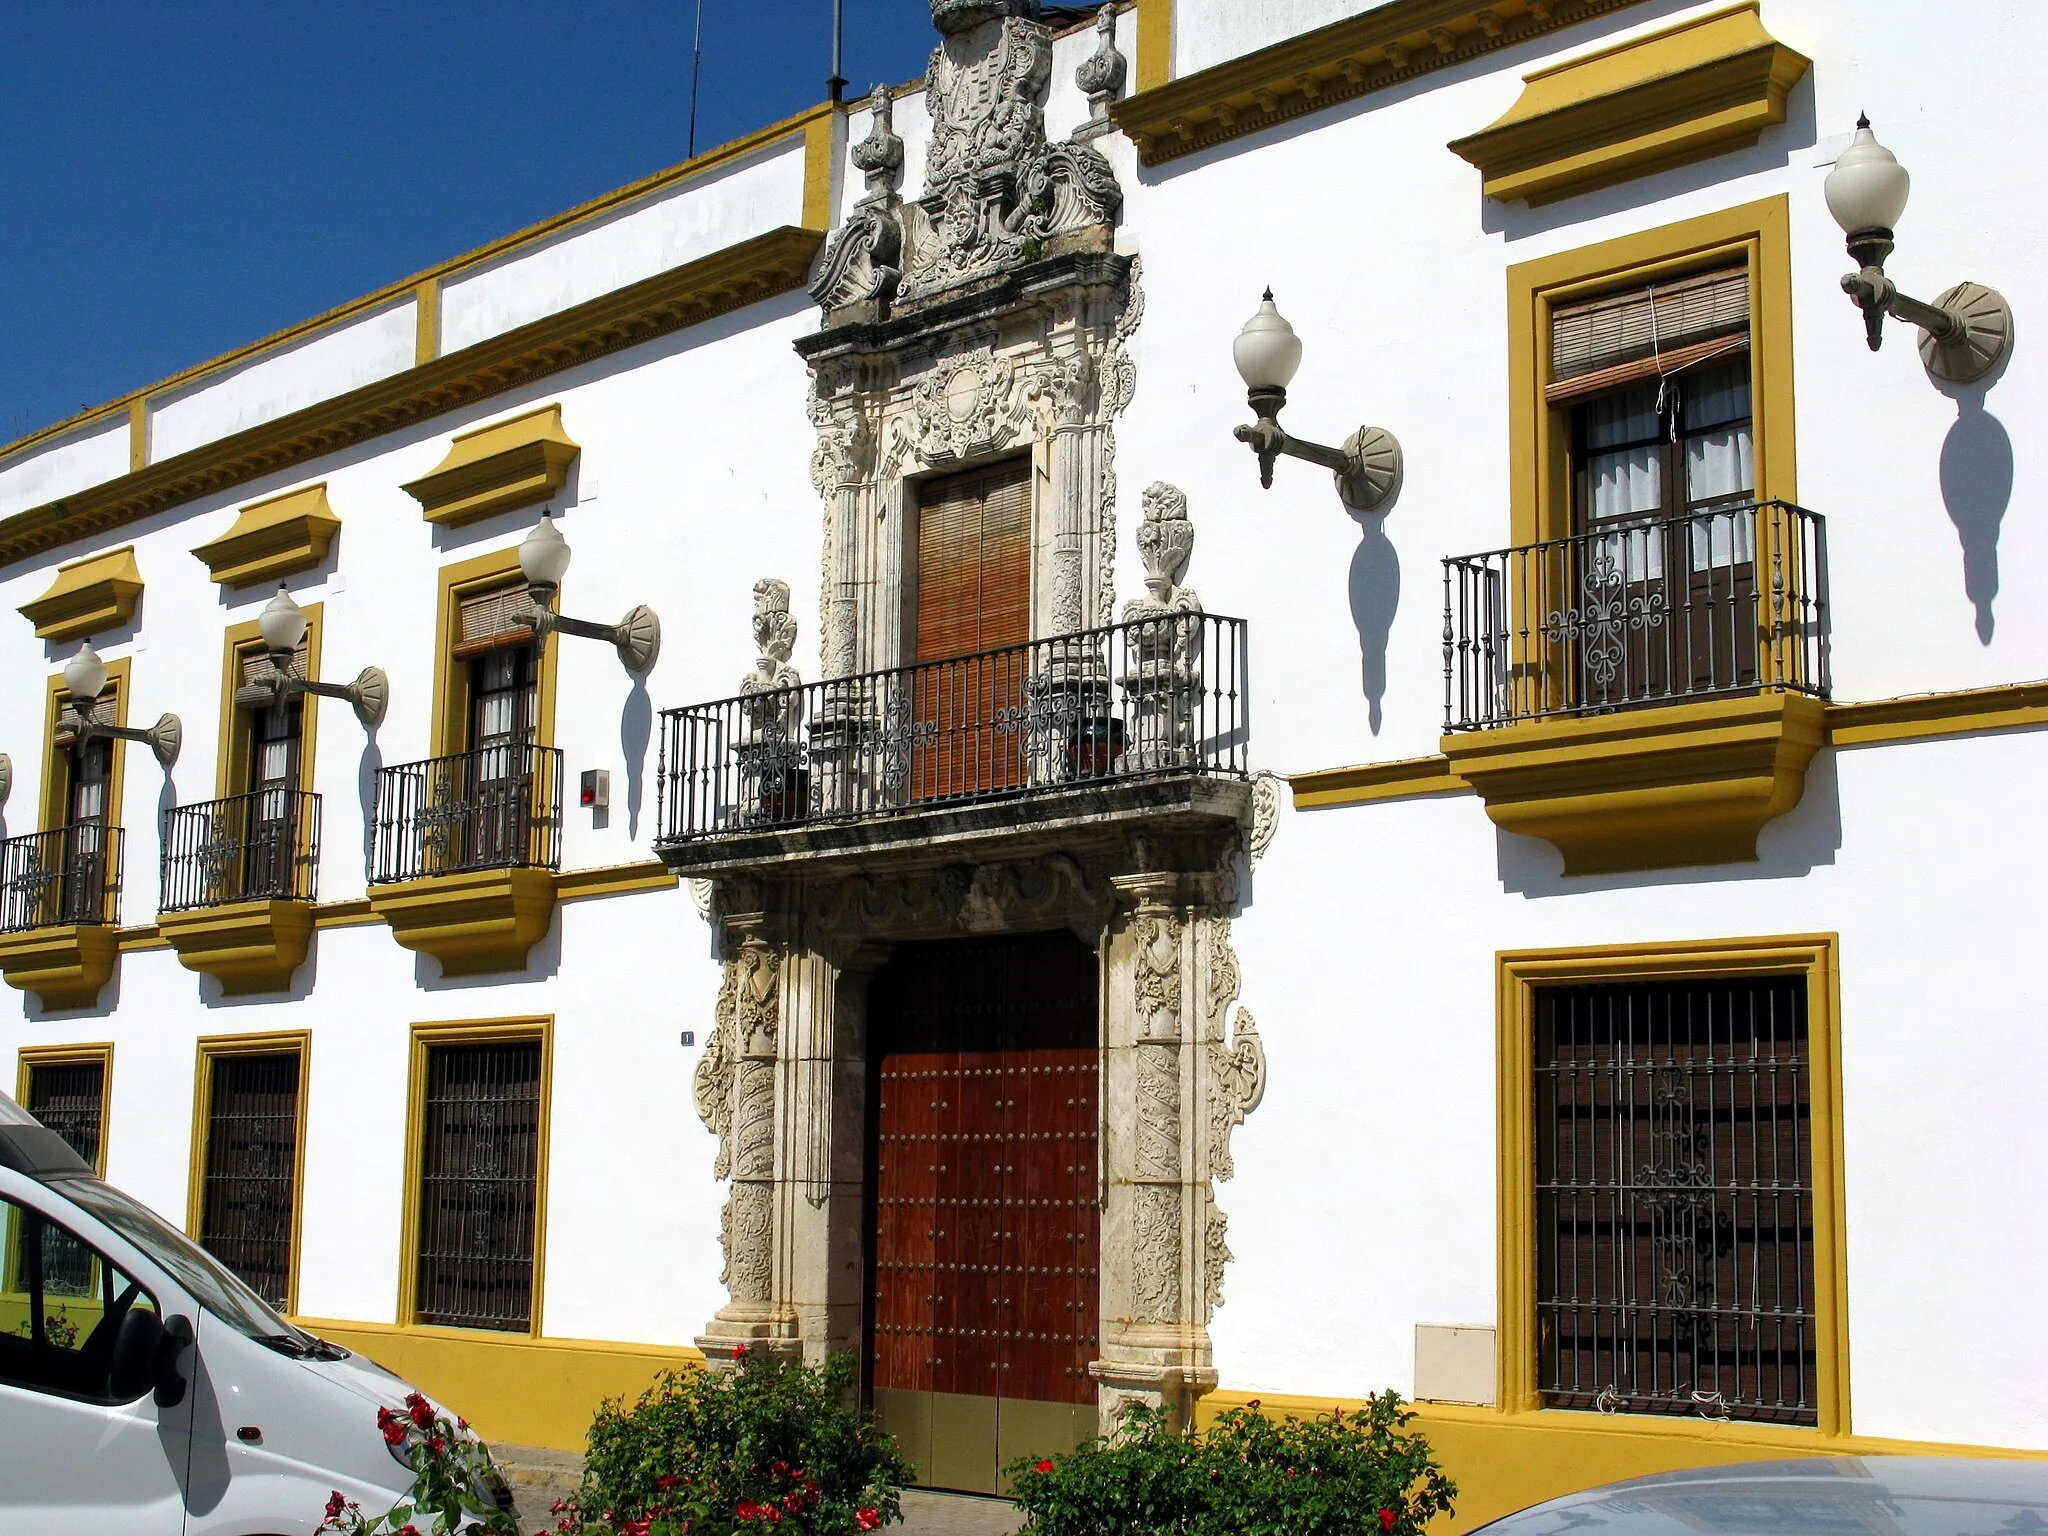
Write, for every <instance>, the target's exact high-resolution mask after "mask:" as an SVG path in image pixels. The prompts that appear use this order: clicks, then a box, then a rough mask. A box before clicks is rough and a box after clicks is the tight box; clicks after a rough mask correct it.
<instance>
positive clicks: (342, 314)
mask: <svg viewBox="0 0 2048 1536" xmlns="http://www.w3.org/2000/svg"><path fill="white" fill-rule="evenodd" d="M840 115H842V114H841V109H839V108H836V107H834V106H833V105H832V104H831V103H830V102H820V103H819V104H818V105H816V106H814V107H808V108H806V109H805V110H804V111H802V112H799V113H797V114H796V115H795V116H794V117H785V118H783V119H782V120H781V121H780V122H775V123H770V124H768V126H767V127H765V128H761V129H758V130H756V131H755V132H753V133H749V134H745V135H743V136H741V137H740V138H737V139H733V140H732V141H731V142H729V143H725V144H720V145H717V146H716V147H714V148H712V149H707V150H705V151H704V153H703V154H701V155H698V156H696V157H695V158H694V159H690V160H685V161H683V162H682V163H680V164H678V165H672V166H670V167H668V168H667V169H666V170H661V171H656V172H654V173H653V174H652V175H651V176H643V177H642V178H641V179H640V180H638V181H635V182H629V183H628V184H627V185H625V186H623V187H619V188H617V189H615V190H614V191H611V192H606V193H604V194H603V195H601V196H599V197H594V198H592V199H591V200H590V201H589V202H586V203H579V204H577V205H576V206H575V207H574V208H569V209H565V210H563V211H562V212H561V213H558V214H555V215H553V216H552V217H550V218H546V219H543V220H541V221H540V222H539V223H538V224H529V225H527V227H526V228H524V229H520V230H515V231H514V232H513V233H511V234H509V235H504V236H501V237H500V238H498V239H496V240H493V241H491V242H490V243H489V244H488V245H480V246H478V247H477V248H476V249H474V250H470V251H464V252H463V253H462V254H461V255H460V256H456V257H452V258H451V259H449V260H447V261H444V262H441V263H440V264H439V265H437V266H432V267H428V268H427V269H426V270H424V271H421V272H415V273H414V274H413V275H412V276H410V277H407V278H402V279H400V280H399V281H398V282H395V283H388V284H386V285H385V286H384V287H382V288H379V289H377V290H376V291H375V292H374V293H367V294H365V295H363V296H362V297H361V298H359V299H351V300H350V301H349V302H348V303H346V304H341V305H338V306H336V307H335V308H333V309H330V310H326V311H324V312H323V313H321V314H317V315H314V316H312V317H311V318H310V319H307V320H302V321H300V322H299V323H298V324H296V325H291V326H287V327H286V328H285V329H284V330H281V331H276V332H273V333H272V334H271V335H268V336H264V337H262V338H260V339H258V340H256V341H252V342H250V343H249V344H248V345H246V346H242V347H237V348H236V349H235V350H234V351H232V352H224V353H222V354H221V355H220V356H218V357H214V358H209V359H207V361H205V362H203V363H196V364H194V365H193V366H192V367H190V368H187V369H184V370H183V371H182V372H179V373H174V374H172V375H171V376H170V377H169V378H164V379H159V380H157V381H156V382H155V383H154V384H149V385H146V386H145V387H143V388H141V389H138V390H132V391H130V392H129V393H128V394H125V395H120V396H117V397H116V398H114V399H112V400H109V401H108V402H107V403H106V404H104V405H96V406H93V407H92V408H91V409H89V410H85V411H81V412H79V413H78V414H77V415H75V416H67V417H66V418H65V419H64V420H62V421H58V422H53V423H52V424H51V425H49V426H47V427H43V428H41V429H40V430H38V431H35V432H31V433H29V434H28V435H27V436H25V437H22V438H19V439H17V440H16V441H14V442H11V443H7V444H5V445H4V446H0V464H4V463H5V461H6V460H7V459H8V458H11V457H13V456H14V455H15V454H18V453H22V452H25V451H27V450H29V449H32V448H36V447H39V446H41V445H43V444H46V443H49V442H51V441H53V440H55V439H57V438H61V437H67V436H69V435H70V434H72V433H74V432H78V431H82V430H84V429H87V428H91V427H104V426H107V425H109V424H111V423H112V422H113V421H114V420H115V419H116V418H120V417H126V418H127V419H128V422H129V426H130V429H131V431H132V433H133V453H134V458H133V461H132V462H133V467H134V468H136V469H140V468H142V467H143V445H144V434H145V431H146V415H147V408H148V405H149V403H150V401H151V400H152V398H153V397H156V396H159V395H168V394H172V393H175V392H178V391H180V390H182V389H183V388H184V387H185V386H186V385H188V384H194V383H198V382H199V381H201V380H203V379H205V378H208V377H209V376H211V375H213V374H218V373H225V372H227V371H229V370H231V369H235V368H240V367H242V366H243V365H245V364H247V363H249V362H252V361H253V360H255V359H256V358H258V357H261V356H262V355H263V354H265V353H267V352H276V351H281V350H283V349H284V348H287V347H290V346H294V345H296V344H298V343H299V342H302V341H304V340H305V339H306V338H307V337H309V336H311V335H313V334H314V333H316V332H319V331H323V330H325V329H327V328H328V327H329V326H332V325H336V324H338V323H340V322H342V321H344V320H357V319H361V318H363V317H364V316H366V315H369V314H372V313H374V312H375V311H377V310H379V309H383V308H387V307H389V306H392V305H396V304H402V303H404V302H405V301H406V300H407V299H418V300H420V302H421V303H422V305H423V308H422V310H421V313H420V327H419V330H420V344H419V360H420V361H421V362H426V361H428V360H430V359H431V358H432V357H433V356H434V355H435V345H434V338H435V336H437V335H438V325H437V323H436V322H437V321H438V313H429V311H430V310H431V311H438V306H439V302H440V294H439V290H440V285H441V284H442V283H444V282H447V281H448V280H450V279H452V278H457V277H460V276H462V275H463V274H464V273H465V272H467V271H469V270H470V269H471V268H473V267H479V266H482V265H484V264H485V263H486V262H494V261H496V260H498V259H499V258H500V257H503V256H507V255H510V254H512V253H514V252H516V251H518V250H520V249H521V248H522V247H525V246H531V245H538V244H541V243H543V242H545V241H549V240H552V239H554V238H555V237H556V236H558V235H561V234H563V233H564V232H566V231H568V230H571V229H574V228H575V227H576V226H578V225H582V224H590V223H595V222H597V221H599V220H602V219H604V218H606V217H608V216H610V215H611V214H613V213H615V212H616V211H617V210H618V209H619V208H621V207H622V206H624V205H626V204H628V203H631V202H633V201H635V200H636V199H638V198H642V197H646V196H648V195H650V194H652V193H655V192H661V191H665V190H667V189H668V188H670V187H673V186H676V185H678V184H680V183H682V182H686V181H689V180H691V179H692V178H694V177H697V176H702V175H704V174H705V173H707V172H709V171H715V170H718V169H719V168H721V167H723V166H725V165H728V164H730V163H731V162H732V161H734V160H738V159H742V158H744V157H745V156H747V155H751V154H753V153H754V152H755V151H756V150H760V149H765V148H767V147H768V146H769V145H771V144H775V143H777V142H779V141H781V140H783V139H790V138H795V137H796V136H798V135H802V137H803V143H804V155H805V165H804V203H803V214H802V218H803V227H805V228H807V229H812V230H815V231H816V232H818V233H819V234H821V235H822V234H823V233H824V232H825V231H826V230H827V229H828V228H829V227H830V223H831V206H830V199H829V192H830V187H831V156H832V147H833V146H832V137H833V135H832V127H833V123H834V121H835V119H836V118H837V117H839V116H840Z"/></svg>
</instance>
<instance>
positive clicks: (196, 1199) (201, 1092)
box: [185, 1029, 313, 1313]
mask: <svg viewBox="0 0 2048 1536" xmlns="http://www.w3.org/2000/svg"><path fill="white" fill-rule="evenodd" d="M287 1055H289V1056H294V1057H297V1058H298V1063H299V1083H298V1100H297V1106H298V1107H297V1111H296V1113H295V1114H294V1116H293V1122H292V1225H291V1237H290V1240H289V1241H290V1246H289V1249H288V1251H289V1253H290V1255H291V1257H290V1261H289V1265H288V1267H287V1270H286V1279H285V1306H284V1310H285V1311H286V1312H287V1313H290V1312H296V1311H297V1310H298V1307H299V1238H300V1236H301V1234H302V1233H303V1232H304V1230H305V1223H304V1220H303V1219H302V1218H303V1212H304V1209H305V1203H306V1103H307V1096H308V1089H309V1088H310V1086H311V1083H312V1075H313V1034H312V1031H311V1030H304V1029H293V1030H276V1031H271V1032H268V1033H264V1034H252V1035H201V1036H200V1037H199V1057H198V1061H197V1064H196V1065H195V1066H194V1068H193V1074H192V1143H191V1167H190V1170H189V1172H188V1173H187V1175H186V1183H185V1235H186V1236H187V1237H189V1238H191V1239H192V1241H193V1242H195V1243H197V1242H200V1241H201V1240H202V1238H203V1237H204V1236H205V1231H206V1225H205V1223H206V1157H207V1152H208V1151H209V1148H208V1145H207V1132H208V1131H209V1129H211V1122H212V1119H213V1064H214V1063H215V1062H216V1061H220V1060H222V1059H224V1058H226V1057H231V1056H287Z"/></svg>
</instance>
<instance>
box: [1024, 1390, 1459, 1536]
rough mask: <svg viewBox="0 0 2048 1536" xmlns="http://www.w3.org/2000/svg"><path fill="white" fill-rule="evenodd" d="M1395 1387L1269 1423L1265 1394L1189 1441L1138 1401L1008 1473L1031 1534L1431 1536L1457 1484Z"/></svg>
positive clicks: (1221, 1415) (1027, 1532) (1220, 1416)
mask: <svg viewBox="0 0 2048 1536" xmlns="http://www.w3.org/2000/svg"><path fill="white" fill-rule="evenodd" d="M1413 1418H1414V1415H1413V1414H1411V1413H1408V1412H1406V1411H1404V1410H1403V1408H1402V1406H1401V1399H1400V1398H1399V1397H1398V1396H1396V1395H1395V1394H1393V1393H1391V1392H1388V1393H1383V1394H1382V1395H1380V1396H1378V1397H1373V1398H1369V1399H1367V1401H1366V1403H1365V1406H1364V1407H1363V1408H1360V1409H1359V1410H1357V1411H1356V1412H1354V1413H1345V1412H1342V1411H1341V1410H1340V1411H1336V1412H1332V1413H1327V1414H1320V1415H1318V1416H1316V1417H1315V1418H1312V1419H1299V1418H1286V1417H1269V1416H1267V1415H1266V1414H1264V1413H1261V1412H1260V1411H1259V1405H1258V1403H1257V1402H1253V1403H1251V1404H1249V1405H1247V1406H1246V1407H1244V1408H1234V1409H1226V1410H1225V1411H1223V1412H1222V1413H1219V1414H1218V1415H1217V1416H1216V1418H1215V1420H1214V1421H1213V1422H1212V1423H1211V1424H1210V1425H1209V1426H1208V1427H1207V1428H1206V1429H1203V1430H1199V1431H1196V1432H1195V1433H1193V1434H1187V1435H1183V1434H1181V1433H1179V1432H1178V1431H1176V1430H1175V1428H1174V1427H1173V1424H1172V1422H1171V1421H1170V1420H1169V1419H1168V1418H1167V1416H1166V1415H1165V1414H1164V1413H1162V1412H1160V1411H1159V1410H1158V1409H1155V1408H1148V1407H1146V1406H1144V1405H1143V1404H1133V1405H1131V1406H1130V1407H1129V1408H1127V1409H1126V1410H1125V1411H1124V1416H1123V1419H1122V1420H1121V1423H1120V1427H1119V1433H1118V1434H1117V1435H1116V1436H1115V1437H1114V1438H1113V1439H1109V1440H1091V1441H1089V1442H1088V1443H1087V1444H1085V1445H1083V1446H1081V1447H1080V1448H1079V1449H1077V1450H1075V1451H1072V1452H1069V1453H1068V1454H1066V1455H1063V1456H1058V1457H1054V1458H1052V1459H1051V1460H1036V1461H1034V1460H1032V1459H1030V1458H1025V1459H1023V1460H1020V1461H1017V1462H1015V1463H1013V1464H1012V1465H1011V1466H1010V1468H1009V1475H1010V1478H1011V1482H1012V1488H1011V1497H1013V1498H1014V1499H1016V1501H1017V1503H1018V1505H1019V1506H1020V1507H1021V1508H1022V1509H1023V1511H1024V1513H1025V1516H1026V1520H1027V1523H1026V1525H1025V1528H1024V1531H1025V1536H1101V1533H1102V1532H1105V1531H1119V1532H1130V1533H1134V1536H1135V1533H1145V1536H1302V1533H1303V1532H1314V1533H1316V1536H1388V1533H1394V1536H1420V1532H1421V1530H1422V1528H1423V1527H1424V1526H1425V1525H1427V1524H1428V1523H1429V1521H1430V1520H1431V1519H1433V1518H1434V1517H1435V1516H1436V1515H1438V1514H1443V1513H1448V1512H1449V1511H1450V1508H1451V1502H1452V1500H1453V1499H1454V1498H1455V1497H1456V1496H1457V1491H1458V1490H1457V1487H1456V1485H1455V1484H1453V1483H1452V1482H1451V1480H1450V1479H1449V1478H1447V1477H1445V1476H1444V1474H1443V1472H1442V1470H1441V1469H1440V1468H1438V1466H1437V1465H1436V1463H1435V1461H1433V1460H1432V1459H1431V1457H1430V1451H1429V1442H1428V1441H1427V1440H1425V1439H1424V1438H1423V1437H1422V1436H1421V1435H1419V1434H1409V1433H1406V1432H1405V1429H1406V1426H1407V1424H1408V1423H1409V1421H1410V1420H1411V1419H1413Z"/></svg>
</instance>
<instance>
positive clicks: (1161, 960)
mask: <svg viewBox="0 0 2048 1536" xmlns="http://www.w3.org/2000/svg"><path fill="white" fill-rule="evenodd" d="M1134 926H1135V929H1136V933H1137V940H1138V945H1137V961H1136V964H1135V966H1134V967H1133V979H1134V986H1135V989H1136V1001H1137V1005H1138V1020H1139V1023H1140V1024H1141V1025H1142V1026H1143V1038H1146V1039H1167V1040H1172V1039H1178V1038H1179V1036H1180V935H1181V920H1180V919H1179V918H1177V917H1157V916H1154V915H1152V914H1150V913H1140V914H1139V916H1138V919H1137V922H1136V924H1135V925H1134Z"/></svg>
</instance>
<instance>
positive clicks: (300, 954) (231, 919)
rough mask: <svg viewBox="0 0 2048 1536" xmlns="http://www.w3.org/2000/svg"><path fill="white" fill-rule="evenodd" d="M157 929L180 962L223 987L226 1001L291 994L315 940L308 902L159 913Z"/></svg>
mask: <svg viewBox="0 0 2048 1536" xmlns="http://www.w3.org/2000/svg"><path fill="white" fill-rule="evenodd" d="M156 921H157V931H158V932H159V933H160V934H161V935H162V937H163V940H164V942H165V943H166V944H168V945H170V946H171V948H172V949H174V950H176V951H177V952H178V963H179V964H180V965H182V966H184V967H185V969H186V970H188V971H198V972H200V973H201V974H202V975H207V976H211V977H213V979H214V980H216V981H218V982H219V983H220V990H221V995H222V996H223V997H248V996H251V995H252V994H254V993H258V992H289V991H290V990H291V985H292V973H293V972H294V971H296V970H297V969H298V968H299V966H300V965H301V964H302V963H303V962H304V960H305V958H306V949H307V946H308V945H309V944H310V943H311V942H312V939H313V906H312V903H311V902H305V901H239V902H236V903H234V904H233V905H231V906H225V907H199V908H195V909H194V910H192V911H189V912H161V913H158V914H157V920H156Z"/></svg>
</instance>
